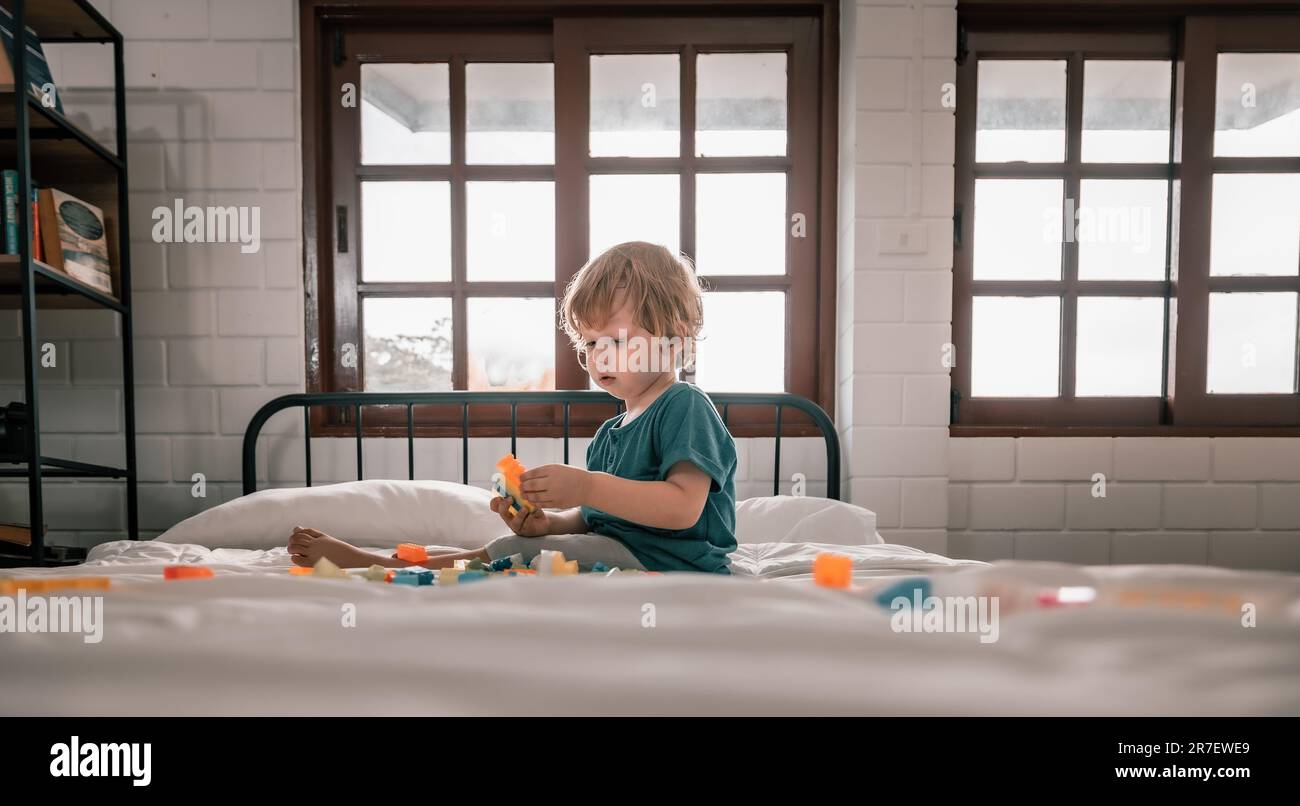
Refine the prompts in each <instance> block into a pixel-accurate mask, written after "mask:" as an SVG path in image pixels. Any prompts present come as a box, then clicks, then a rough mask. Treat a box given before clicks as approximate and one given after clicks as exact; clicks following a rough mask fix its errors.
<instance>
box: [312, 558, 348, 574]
mask: <svg viewBox="0 0 1300 806" xmlns="http://www.w3.org/2000/svg"><path fill="white" fill-rule="evenodd" d="M312 571H313V573H314V574H315V575H316V576H318V577H325V578H326V579H351V577H349V576H348V573H347V572H346V571H344V570H343V569H342V568H339V567H338V566H337V565H335V564H334V563H332V562H330V560H329V558H327V557H321V558H320V559H319V560H317V561H316V565H315V566H313V567H312Z"/></svg>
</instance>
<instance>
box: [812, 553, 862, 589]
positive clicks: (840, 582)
mask: <svg viewBox="0 0 1300 806" xmlns="http://www.w3.org/2000/svg"><path fill="white" fill-rule="evenodd" d="M813 581H814V582H816V583H817V584H818V585H821V586H822V587H824V588H847V587H849V584H850V583H852V581H853V559H852V558H850V557H846V556H844V555H843V554H830V553H827V552H822V553H821V554H818V555H817V559H815V560H813Z"/></svg>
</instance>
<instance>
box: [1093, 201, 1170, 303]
mask: <svg viewBox="0 0 1300 806" xmlns="http://www.w3.org/2000/svg"><path fill="white" fill-rule="evenodd" d="M1079 197H1080V198H1079V202H1080V203H1079V209H1078V211H1077V213H1076V219H1075V227H1074V237H1075V239H1076V240H1077V241H1078V242H1079V279H1081V280H1163V279H1164V278H1165V233H1166V228H1165V222H1166V221H1168V219H1169V215H1168V213H1169V208H1168V202H1169V183H1168V182H1166V181H1165V180H1163V179H1084V180H1082V181H1081V182H1080V183H1079Z"/></svg>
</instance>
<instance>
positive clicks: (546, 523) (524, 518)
mask: <svg viewBox="0 0 1300 806" xmlns="http://www.w3.org/2000/svg"><path fill="white" fill-rule="evenodd" d="M511 505H512V502H511V500H510V499H509V498H502V497H500V496H497V497H496V498H493V499H492V500H491V501H490V502H488V506H490V507H492V511H493V512H495V513H497V514H498V515H500V516H501V520H503V521H505V522H506V526H509V527H510V531H512V532H514V533H515V534H517V535H519V536H520V537H544V536H546V535H548V534H550V528H551V521H550V519H549V518H548V517H546V512H545V511H544V510H542V508H541V507H537V508H535V509H533V510H532V511H531V512H523V511H519V512H516V513H515V514H514V515H511V514H510V507H511Z"/></svg>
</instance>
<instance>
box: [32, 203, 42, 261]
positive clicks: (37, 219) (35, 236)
mask: <svg viewBox="0 0 1300 806" xmlns="http://www.w3.org/2000/svg"><path fill="white" fill-rule="evenodd" d="M39 194H40V189H39V188H37V187H36V185H35V184H33V185H32V226H31V232H32V240H31V244H32V246H31V250H32V258H34V259H35V260H44V259H45V250H44V249H43V248H42V247H41V202H40V199H39Z"/></svg>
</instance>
